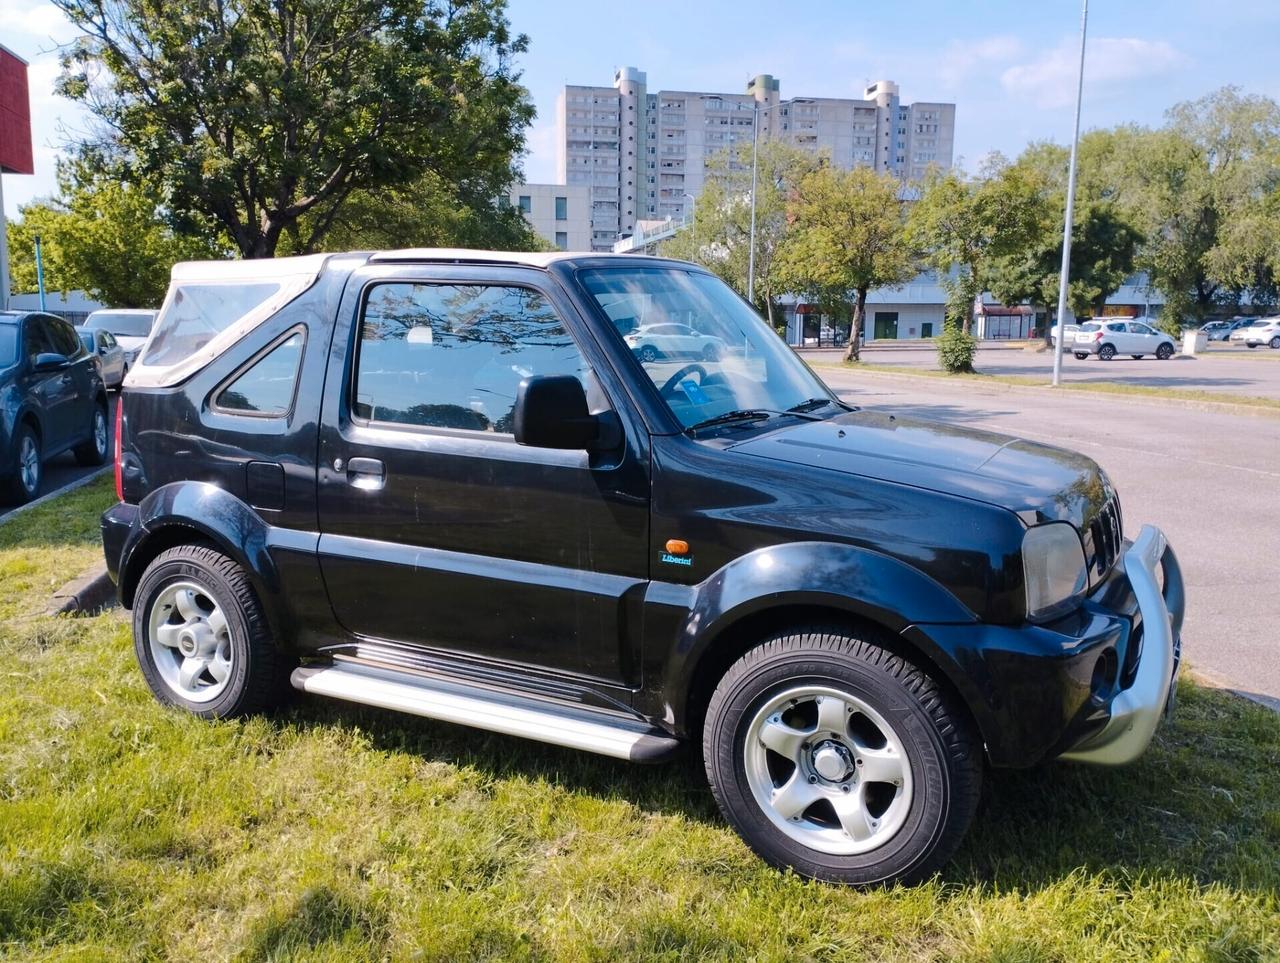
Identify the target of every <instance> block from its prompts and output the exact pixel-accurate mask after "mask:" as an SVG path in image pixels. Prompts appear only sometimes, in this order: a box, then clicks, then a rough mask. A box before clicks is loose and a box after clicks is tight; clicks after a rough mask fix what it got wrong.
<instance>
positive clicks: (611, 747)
mask: <svg viewBox="0 0 1280 963" xmlns="http://www.w3.org/2000/svg"><path fill="white" fill-rule="evenodd" d="M289 681H290V682H292V683H293V687H294V688H295V689H301V690H302V691H303V692H310V693H313V694H315V695H323V696H330V697H332V698H335V699H345V700H347V701H348V702H359V703H362V704H364V705H370V706H378V707H379V708H382V709H395V710H397V711H399V712H408V713H411V714H413V715H416V716H425V717H426V718H428V719H440V720H442V721H444V722H455V723H458V724H459V725H464V726H471V727H473V728H476V729H486V730H488V731H489V732H501V733H504V734H506V735H511V736H522V737H524V738H526V739H535V740H537V741H539V742H550V743H552V744H554V745H557V746H568V747H569V748H571V749H585V750H586V751H587V752H597V753H600V754H601V755H604V756H613V757H614V758H615V759H627V760H630V761H631V762H660V761H661V760H663V759H665V758H667V757H668V756H669V755H671V754H672V753H673V752H675V750H676V749H678V748H679V746H680V742H679V740H677V739H675V738H673V737H672V736H669V735H667V734H666V733H664V732H661V731H659V730H656V729H651V728H648V727H646V726H645V725H644V724H643V723H642V722H640V721H639V720H635V721H632V720H630V719H615V718H612V717H609V716H606V715H604V714H603V713H598V712H591V711H589V710H578V709H574V708H572V707H560V706H554V705H551V704H549V703H546V702H543V701H540V700H535V699H524V698H520V697H519V696H515V695H510V694H507V693H503V692H494V691H490V690H485V689H480V688H478V687H475V686H466V685H458V684H455V683H452V682H445V681H443V680H439V679H433V678H427V677H424V676H418V675H413V674H410V673H406V672H396V671H394V670H392V669H384V668H381V667H377V666H369V665H360V664H356V663H347V662H344V663H338V664H334V665H322V666H302V667H301V668H297V669H294V670H293V675H292V676H290V679H289Z"/></svg>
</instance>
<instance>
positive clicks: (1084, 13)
mask: <svg viewBox="0 0 1280 963" xmlns="http://www.w3.org/2000/svg"><path fill="white" fill-rule="evenodd" d="M1083 3H1084V5H1083V8H1082V9H1081V11H1080V72H1079V75H1078V76H1077V78H1076V126H1075V132H1074V133H1073V134H1072V136H1071V162H1070V165H1069V167H1068V169H1067V210H1066V216H1065V221H1064V223H1063V225H1062V270H1061V272H1060V273H1059V275H1058V337H1057V338H1055V339H1054V345H1053V385H1054V387H1055V388H1056V387H1057V386H1058V383H1059V381H1061V379H1062V342H1063V341H1064V340H1065V339H1066V318H1067V285H1068V284H1069V283H1070V281H1071V222H1072V220H1073V219H1074V217H1075V209H1076V148H1077V147H1078V146H1079V144H1080V101H1081V100H1082V99H1083V97H1084V42H1085V34H1086V32H1087V31H1088V28H1089V0H1083Z"/></svg>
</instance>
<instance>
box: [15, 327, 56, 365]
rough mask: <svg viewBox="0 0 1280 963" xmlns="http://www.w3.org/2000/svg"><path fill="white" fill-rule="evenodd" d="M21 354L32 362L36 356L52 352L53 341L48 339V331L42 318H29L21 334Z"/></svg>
mask: <svg viewBox="0 0 1280 963" xmlns="http://www.w3.org/2000/svg"><path fill="white" fill-rule="evenodd" d="M22 350H23V353H24V354H25V355H26V356H27V358H28V359H30V360H32V361H34V360H35V359H36V355H41V354H47V353H49V352H52V351H54V350H55V349H54V346H53V341H52V339H51V338H50V337H49V329H48V327H47V326H46V325H45V322H44V320H43V319H42V318H30V319H28V321H27V323H26V331H25V332H24V334H23V346H22Z"/></svg>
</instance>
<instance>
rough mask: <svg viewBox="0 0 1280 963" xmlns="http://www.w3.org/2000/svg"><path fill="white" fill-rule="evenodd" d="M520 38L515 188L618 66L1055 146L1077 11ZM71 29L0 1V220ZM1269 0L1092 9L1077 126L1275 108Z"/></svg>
mask: <svg viewBox="0 0 1280 963" xmlns="http://www.w3.org/2000/svg"><path fill="white" fill-rule="evenodd" d="M509 15H510V19H511V22H512V26H513V28H514V29H515V30H517V31H519V32H522V33H525V34H527V35H528V36H529V51H528V52H527V53H526V54H524V55H523V56H522V57H521V58H520V60H519V66H520V68H521V69H522V71H523V82H524V83H525V85H526V86H527V87H528V88H529V91H530V95H531V96H532V98H533V102H534V105H535V106H536V108H537V111H538V117H537V120H535V121H534V124H533V127H532V128H531V129H530V131H529V134H528V147H529V150H528V153H527V155H526V156H525V158H524V162H523V163H524V171H525V177H526V179H527V180H529V181H539V182H548V181H555V180H556V148H555V143H556V128H555V104H556V96H557V94H558V93H559V91H560V89H561V88H562V87H563V86H564V84H566V83H578V84H599V85H605V86H607V85H609V84H611V83H612V82H613V72H614V69H615V68H616V67H619V66H631V67H638V68H640V69H641V70H644V71H645V72H646V73H647V74H648V82H649V90H650V91H657V90H662V89H667V90H708V91H722V92H723V91H728V92H732V91H739V90H744V89H745V86H746V82H747V80H748V79H750V78H751V77H753V76H755V75H756V74H760V73H769V74H773V75H774V76H775V77H777V78H779V80H780V81H781V85H782V96H783V97H803V96H825V97H859V96H861V95H862V91H863V89H864V87H865V86H866V84H867V82H868V81H872V80H881V79H883V80H894V81H897V82H898V84H899V86H900V88H901V92H902V100H903V102H904V103H910V102H912V101H915V100H932V101H950V102H954V103H955V104H956V105H957V106H956V160H957V162H958V163H960V164H962V165H963V166H964V167H966V168H967V169H969V170H974V169H976V167H977V166H978V163H979V162H980V161H981V159H982V158H983V157H985V156H986V155H987V154H988V153H989V152H991V151H993V150H998V151H1001V152H1002V153H1004V154H1006V155H1008V156H1011V157H1012V156H1016V155H1017V154H1018V153H1019V151H1021V150H1022V148H1023V147H1024V146H1026V144H1027V143H1028V142H1030V141H1033V140H1044V139H1050V140H1056V141H1058V142H1060V143H1065V142H1067V141H1068V140H1069V139H1070V136H1071V121H1072V108H1073V105H1074V98H1075V71H1076V63H1077V60H1076V58H1077V56H1078V43H1079V29H1080V4H1079V2H1078V0H1021V2H1017V0H949V2H910V0H899V2H897V3H893V4H883V5H880V6H878V7H877V6H874V5H871V4H865V5H860V4H853V3H849V2H847V0H845V2H839V0H800V2H793V3H786V2H785V0H784V2H777V0H774V2H772V3H765V2H759V0H734V2H730V0H684V2H679V3H677V2H671V0H647V2H640V3H618V2H616V0H592V2H587V0H510V7H509ZM74 36H75V31H74V29H73V28H72V27H71V25H70V24H68V23H67V22H66V20H65V19H64V18H63V16H62V14H61V13H59V12H58V11H57V10H56V9H55V8H54V7H53V6H51V5H50V4H49V3H48V0H0V44H4V45H5V46H6V47H9V48H10V49H11V50H13V51H14V52H16V53H17V54H18V55H19V56H22V57H24V58H26V59H27V60H28V61H29V63H30V71H29V79H30V86H31V109H32V117H33V122H34V123H33V126H34V131H33V136H34V140H35V159H36V173H35V174H34V175H32V176H21V175H13V174H8V175H5V177H4V200H5V210H6V212H7V213H8V214H9V216H11V217H12V216H14V215H15V214H16V213H17V209H18V207H19V205H21V204H24V203H26V202H27V201H29V200H31V199H32V198H34V197H38V196H41V195H46V194H49V193H50V192H51V191H53V190H54V189H55V186H56V185H55V180H54V165H55V162H56V159H57V156H58V153H59V151H60V150H61V149H62V146H63V144H64V143H65V142H66V140H67V138H68V137H74V135H75V133H76V132H77V131H80V130H83V129H84V128H85V117H84V114H83V113H82V112H81V111H80V109H79V108H78V107H76V106H75V105H73V104H71V103H69V102H68V101H65V100H62V99H61V98H59V97H57V96H56V95H54V93H53V84H54V81H55V79H56V77H57V73H58V62H57V48H58V45H59V44H60V43H65V42H67V41H68V40H70V39H71V38H73V37H74ZM1277 40H1280V2H1277V0H1169V2H1156V0H1145V2H1144V0H1093V3H1092V4H1091V6H1090V10H1089V45H1088V51H1087V55H1086V63H1085V92H1084V105H1083V113H1082V127H1083V129H1085V130H1088V129H1090V128H1093V127H1108V126H1112V125H1115V124H1119V123H1127V122H1134V123H1139V124H1146V125H1158V124H1160V123H1161V121H1162V119H1163V115H1164V112H1165V110H1166V109H1167V108H1169V107H1170V106H1172V105H1173V104H1175V103H1178V102H1180V101H1183V100H1190V99H1194V98H1196V97H1200V96H1202V95H1204V94H1206V93H1209V92H1211V91H1213V90H1216V89H1217V88H1219V87H1222V86H1224V85H1227V84H1235V85H1237V86H1239V87H1242V88H1243V89H1244V90H1246V91H1247V92H1250V93H1258V94H1265V95H1267V96H1270V97H1273V98H1276V99H1277V100H1280V70H1277V69H1276V67H1275V45H1276V42H1277Z"/></svg>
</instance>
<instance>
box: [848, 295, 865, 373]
mask: <svg viewBox="0 0 1280 963" xmlns="http://www.w3.org/2000/svg"><path fill="white" fill-rule="evenodd" d="M866 314H867V289H866V288H858V298H857V300H856V301H854V302H853V320H852V321H851V322H850V323H849V343H848V344H846V345H845V346H844V360H845V362H846V363H848V362H850V361H861V360H862V343H861V335H862V325H863V321H864V319H865V318H866Z"/></svg>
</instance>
